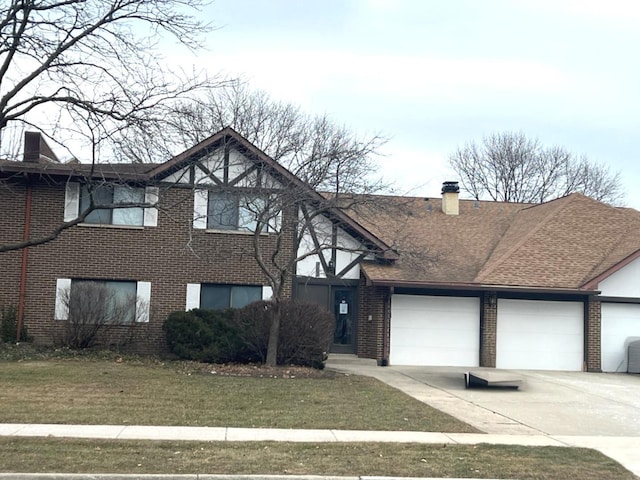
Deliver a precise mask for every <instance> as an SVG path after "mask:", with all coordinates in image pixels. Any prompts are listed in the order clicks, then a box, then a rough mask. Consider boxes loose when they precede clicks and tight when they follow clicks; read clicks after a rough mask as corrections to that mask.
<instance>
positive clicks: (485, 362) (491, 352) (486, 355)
mask: <svg viewBox="0 0 640 480" xmlns="http://www.w3.org/2000/svg"><path fill="white" fill-rule="evenodd" d="M480 305H481V306H480V308H481V311H480V366H481V367H494V368H495V366H496V345H497V331H498V298H497V295H496V293H495V292H485V293H483V294H482V296H481V297H480Z"/></svg>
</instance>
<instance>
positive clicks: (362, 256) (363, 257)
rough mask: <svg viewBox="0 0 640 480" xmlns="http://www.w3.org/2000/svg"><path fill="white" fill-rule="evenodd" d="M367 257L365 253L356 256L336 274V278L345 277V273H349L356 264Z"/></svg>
mask: <svg viewBox="0 0 640 480" xmlns="http://www.w3.org/2000/svg"><path fill="white" fill-rule="evenodd" d="M367 255H369V254H368V253H367V252H363V253H361V254H360V255H358V256H357V257H356V258H355V259H354V260H352V261H351V263H350V264H349V265H347V266H346V267H344V268H343V269H342V270H340V272H338V274H337V275H336V277H338V278H342V277H343V276H345V275H346V274H347V273H349V271H350V270H351V269H352V268H353V267H355V266H356V265H357V264H359V263H360V262H361V261H362V260H364V259H365V258H366V257H367Z"/></svg>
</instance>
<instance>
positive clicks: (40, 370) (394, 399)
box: [0, 357, 477, 432]
mask: <svg viewBox="0 0 640 480" xmlns="http://www.w3.org/2000/svg"><path fill="white" fill-rule="evenodd" d="M215 369H216V367H215V366H203V365H202V364H199V365H196V364H189V363H185V362H167V363H160V362H152V361H148V360H139V361H130V360H122V359H120V358H119V357H114V358H110V359H103V360H99V359H95V358H90V359H86V358H80V359H73V358H72V359H47V360H41V361H20V362H1V363H0V405H2V408H1V409H0V423H68V424H97V425H99V424H108V425H184V426H216V427H272V428H313V429H346V430H419V431H442V432H477V430H476V429H474V428H473V427H471V426H469V425H467V424H465V423H463V422H461V421H459V420H457V419H455V418H453V417H451V416H449V415H447V414H444V413H442V412H440V411H439V410H436V409H433V408H431V407H429V406H428V405H425V404H423V403H421V402H418V401H417V400H414V399H413V398H411V397H409V396H408V395H405V394H404V393H402V392H399V391H398V390H395V389H393V388H391V387H389V386H387V385H385V384H383V383H381V382H379V381H377V380H375V379H371V378H365V377H358V376H345V375H340V374H333V375H331V374H330V373H329V372H328V373H327V374H325V375H323V376H322V377H321V378H291V377H293V376H295V370H292V372H294V373H290V374H286V371H287V370H286V369H284V370H282V372H283V375H281V376H280V378H271V377H269V376H263V377H262V378H260V377H259V376H257V377H242V376H228V375H227V376H221V375H219V372H216V373H215V374H214V373H211V372H214V371H216V370H215ZM258 372H259V369H258ZM256 374H257V375H259V373H256ZM282 376H285V377H289V378H282Z"/></svg>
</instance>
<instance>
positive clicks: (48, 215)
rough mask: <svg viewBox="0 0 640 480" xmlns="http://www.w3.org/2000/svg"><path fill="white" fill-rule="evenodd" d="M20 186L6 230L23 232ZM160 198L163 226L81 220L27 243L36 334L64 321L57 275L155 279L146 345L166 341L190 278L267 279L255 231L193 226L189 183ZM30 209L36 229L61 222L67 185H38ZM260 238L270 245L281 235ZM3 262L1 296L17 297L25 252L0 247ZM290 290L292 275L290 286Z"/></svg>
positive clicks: (7, 199)
mask: <svg viewBox="0 0 640 480" xmlns="http://www.w3.org/2000/svg"><path fill="white" fill-rule="evenodd" d="M18 193H19V192H16V193H13V194H10V195H8V194H7V193H6V191H5V192H4V197H3V198H2V200H3V202H2V205H3V206H6V205H11V207H10V208H7V207H5V210H6V211H8V212H11V215H10V216H9V217H6V216H5V218H3V219H2V226H3V228H2V235H3V236H2V237H0V238H3V239H6V238H7V237H11V236H15V235H16V234H19V235H21V232H22V229H21V224H22V223H23V221H22V219H23V216H22V215H23V213H24V209H22V210H21V206H22V205H23V198H22V197H21V196H20V195H19V194H18ZM160 202H161V203H160V206H161V208H160V211H159V214H158V226H157V227H145V228H126V227H123V228H118V227H102V226H82V225H79V226H75V227H73V228H71V229H69V230H67V231H65V232H63V233H62V234H61V235H60V236H59V237H58V238H57V239H56V240H54V241H52V242H49V243H47V244H44V245H40V246H37V247H31V248H30V249H29V263H28V278H27V292H26V309H25V323H26V325H27V327H28V329H29V333H30V334H31V335H33V336H34V338H35V340H36V341H37V342H39V343H48V342H50V341H51V338H53V336H54V335H55V334H56V331H57V330H59V328H60V326H61V325H60V323H61V322H56V321H54V320H53V314H54V305H55V290H56V279H57V278H95V279H112V280H136V281H150V282H151V284H152V285H151V320H150V323H149V324H148V325H145V324H138V325H136V327H137V328H138V329H139V330H141V331H144V336H145V337H146V339H147V342H145V345H144V346H142V347H141V348H140V350H142V351H159V350H162V349H163V348H164V337H163V334H162V323H163V321H164V320H165V319H166V317H167V315H168V314H169V313H170V312H172V311H175V310H181V309H184V308H185V302H186V284H187V283H205V282H210V283H234V284H254V285H267V284H268V282H267V281H266V279H265V277H264V275H263V273H262V271H261V270H260V268H259V267H258V265H257V263H256V261H255V259H254V258H253V257H252V252H253V248H252V236H251V235H248V234H233V233H230V234H226V233H207V232H204V231H202V230H192V229H191V223H192V219H193V197H192V191H191V190H190V189H180V188H172V189H167V190H163V191H162V193H161V200H160ZM32 211H33V213H32V222H31V225H32V234H33V236H37V235H39V234H43V233H47V232H49V231H50V230H51V229H52V228H54V227H55V226H57V225H58V224H59V223H60V222H62V221H63V212H64V185H63V184H60V185H51V184H40V185H38V186H37V188H34V193H33V209H32ZM18 238H19V237H18ZM284 238H285V248H286V247H288V248H291V247H290V245H291V242H292V237H291V235H285V237H284ZM260 241H261V242H262V245H263V247H264V249H265V251H266V253H269V252H271V251H272V249H273V245H274V242H275V236H273V235H271V236H264V237H262V238H261V240H260ZM0 262H1V265H2V268H3V275H2V278H0V303H3V302H11V303H13V302H16V301H17V289H18V285H19V277H18V276H17V275H19V266H20V254H19V253H18V252H12V253H0ZM16 272H17V273H16ZM290 292H291V285H290V282H289V283H288V284H287V288H286V294H287V295H290Z"/></svg>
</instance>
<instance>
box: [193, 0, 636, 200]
mask: <svg viewBox="0 0 640 480" xmlns="http://www.w3.org/2000/svg"><path fill="white" fill-rule="evenodd" d="M203 16H204V17H205V18H206V19H208V20H210V21H211V22H212V23H214V24H215V25H216V26H217V27H219V28H218V29H217V30H216V31H214V32H212V33H211V34H210V35H209V37H208V41H207V44H208V48H209V51H208V52H206V53H204V54H200V55H199V56H198V57H197V59H196V60H195V62H196V63H197V64H198V65H199V66H205V67H206V68H207V69H208V70H209V71H211V72H212V73H215V72H218V71H222V72H225V73H226V74H229V75H232V76H236V75H242V76H243V77H244V78H245V79H246V80H247V81H248V82H249V84H250V85H251V86H252V87H255V88H259V89H264V90H266V91H267V92H269V93H270V94H271V95H272V96H273V97H274V98H276V99H279V100H285V101H291V102H295V103H297V104H299V105H300V106H301V107H302V108H303V109H304V110H305V111H307V112H308V113H318V114H324V113H326V114H328V115H330V116H331V118H332V119H333V120H334V121H335V122H337V123H340V124H344V125H347V126H349V127H350V128H352V129H354V130H356V131H358V132H363V133H367V132H368V133H382V134H383V135H385V136H387V137H389V139H390V141H389V143H388V145H387V146H386V147H385V149H384V153H385V155H386V156H385V157H384V158H382V159H381V168H382V171H383V173H384V174H385V175H386V176H387V178H388V179H390V180H394V181H395V182H396V183H397V184H398V186H399V187H400V190H401V191H403V192H406V191H408V190H410V189H412V188H414V189H415V190H414V191H413V193H415V194H418V195H425V196H436V195H439V194H440V186H441V184H442V182H443V181H444V180H457V179H456V178H455V176H454V175H453V174H452V172H451V171H450V170H449V168H448V166H447V159H448V156H449V154H450V153H452V152H453V151H454V150H455V149H456V147H457V146H459V145H462V144H464V143H465V142H468V141H470V140H481V139H482V136H483V135H487V134H490V133H493V132H499V131H507V130H510V131H522V132H524V133H525V134H526V135H527V136H530V137H537V138H539V139H540V140H541V141H542V142H543V143H544V144H547V145H561V146H564V147H565V148H567V149H568V150H570V151H572V152H575V153H578V154H586V155H587V156H588V157H589V158H590V159H592V160H596V161H598V162H601V163H604V164H606V165H608V166H609V167H610V168H611V169H612V170H613V171H621V172H622V175H623V181H624V188H625V191H626V197H627V198H626V200H627V204H629V205H630V206H633V207H635V208H639V209H640V181H639V180H640V162H638V155H637V151H638V148H637V146H636V140H637V138H638V131H639V130H640V128H639V127H640V120H639V118H640V63H639V60H638V59H639V58H640V53H639V52H638V49H639V47H640V2H638V1H636V0H628V1H625V0H606V1H605V0H602V1H594V0H556V1H551V0H550V1H547V0H535V1H534V0H532V1H517V0H446V1H444V0H370V1H366V0H317V1H316V0H215V2H214V3H213V4H212V5H211V6H210V7H208V8H207V9H206V10H205V11H204V12H203ZM183 60H184V59H183Z"/></svg>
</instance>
